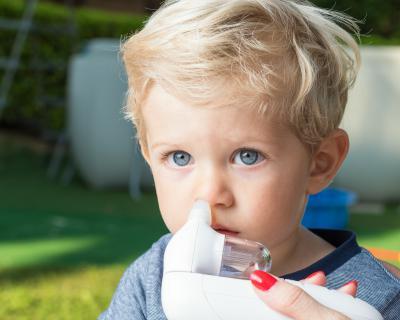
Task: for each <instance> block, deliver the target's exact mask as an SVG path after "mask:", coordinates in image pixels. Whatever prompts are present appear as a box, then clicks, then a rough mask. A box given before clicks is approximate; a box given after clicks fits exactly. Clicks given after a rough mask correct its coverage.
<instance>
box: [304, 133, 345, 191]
mask: <svg viewBox="0 0 400 320" xmlns="http://www.w3.org/2000/svg"><path fill="white" fill-rule="evenodd" d="M348 151H349V136H348V135H347V133H346V131H344V130H342V129H336V130H335V131H334V132H332V133H331V134H330V135H329V136H328V137H326V138H325V139H324V140H322V141H321V143H320V144H319V146H318V148H317V150H315V151H314V153H313V155H312V159H311V167H310V177H309V182H308V188H307V194H315V193H318V192H320V191H321V190H322V189H324V188H326V187H327V186H328V185H329V184H330V183H331V182H332V180H333V178H334V177H335V175H336V173H337V172H338V171H339V169H340V167H341V165H342V163H343V161H344V159H345V158H346V156H347V153H348Z"/></svg>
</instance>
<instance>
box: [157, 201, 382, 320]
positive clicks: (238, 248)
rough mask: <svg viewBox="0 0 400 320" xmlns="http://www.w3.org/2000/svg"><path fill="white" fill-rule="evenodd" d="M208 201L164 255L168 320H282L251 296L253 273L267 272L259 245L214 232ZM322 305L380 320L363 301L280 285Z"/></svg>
mask: <svg viewBox="0 0 400 320" xmlns="http://www.w3.org/2000/svg"><path fill="white" fill-rule="evenodd" d="M210 225H211V210H210V207H209V205H208V203H207V202H205V201H202V200H198V201H196V202H195V204H194V206H193V208H192V210H191V212H190V214H189V219H188V221H187V223H186V224H185V225H184V226H183V227H182V228H181V229H180V230H178V231H177V232H176V233H175V235H174V236H173V237H172V238H171V240H170V242H169V243H168V246H167V248H166V250H165V254H164V274H163V281H162V288H161V300H162V306H163V309H164V312H165V315H166V316H167V318H168V319H169V320H188V319H190V320H242V319H252V320H287V319H290V318H288V317H286V316H284V315H282V314H279V313H277V312H276V311H274V310H272V309H271V308H269V307H268V306H267V305H265V304H264V303H263V302H262V301H261V299H260V298H259V297H258V296H257V295H256V293H255V292H254V289H253V288H252V284H251V282H250V281H249V280H248V276H249V273H250V272H251V271H252V270H255V269H257V270H259V269H261V270H265V271H268V270H269V269H270V267H271V257H270V255H269V251H268V250H267V249H266V248H265V247H264V246H263V245H261V244H259V243H257V242H253V241H248V240H244V239H239V238H236V237H231V236H227V235H224V234H221V233H218V232H216V231H215V230H214V229H212V228H211V226H210ZM285 281H288V282H290V283H292V284H294V285H296V286H299V287H301V288H302V289H303V290H305V291H306V292H307V293H308V294H309V295H311V296H312V297H313V298H314V299H316V300H317V301H319V302H320V303H321V304H323V305H325V306H327V307H329V308H331V309H334V310H337V311H339V312H341V313H343V314H344V315H346V316H347V317H349V318H350V319H353V320H381V319H382V320H383V318H382V316H381V314H380V313H379V312H378V311H377V310H376V309H375V308H373V307H372V306H371V305H369V304H367V303H366V302H364V301H362V300H360V299H358V298H353V297H352V296H350V295H347V294H345V293H342V292H339V291H336V290H329V289H327V288H325V287H322V286H317V285H311V284H304V283H301V282H298V281H292V280H285Z"/></svg>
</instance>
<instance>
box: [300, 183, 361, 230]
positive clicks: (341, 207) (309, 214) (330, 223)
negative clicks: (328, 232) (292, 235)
mask: <svg viewBox="0 0 400 320" xmlns="http://www.w3.org/2000/svg"><path fill="white" fill-rule="evenodd" d="M356 200H357V196H356V194H355V193H354V192H351V191H347V190H343V189H337V188H327V189H324V190H322V191H321V192H320V193H317V194H315V195H311V196H309V199H308V204H307V207H306V211H305V213H304V217H303V221H302V224H303V225H304V226H305V227H307V228H321V229H345V228H346V226H347V223H348V220H349V211H348V208H349V206H351V205H352V204H354V203H355V202H356Z"/></svg>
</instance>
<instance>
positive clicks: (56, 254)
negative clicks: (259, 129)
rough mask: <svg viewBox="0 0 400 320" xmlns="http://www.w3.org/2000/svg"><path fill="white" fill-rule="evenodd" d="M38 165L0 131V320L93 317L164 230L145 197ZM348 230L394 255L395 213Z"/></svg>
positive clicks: (41, 159) (40, 159) (359, 219)
mask: <svg viewBox="0 0 400 320" xmlns="http://www.w3.org/2000/svg"><path fill="white" fill-rule="evenodd" d="M46 163H47V162H46V154H43V153H42V152H34V151H32V150H30V149H29V150H28V149H27V148H26V147H23V146H21V144H19V143H16V142H12V143H11V142H10V141H9V139H5V138H4V137H2V136H1V134H0V177H1V178H0V198H1V201H0V230H1V232H0V319H4V320H5V319H95V318H96V317H97V316H98V315H99V313H100V312H101V311H102V310H104V309H105V308H106V306H107V305H108V303H109V302H110V299H111V296H112V293H113V292H114V290H115V288H116V285H117V284H118V280H119V279H120V277H121V275H122V273H123V271H124V270H125V268H126V267H127V266H128V265H129V264H130V263H131V262H132V261H133V260H134V259H135V258H136V257H137V256H138V255H140V254H141V253H142V252H144V251H145V250H146V249H147V248H148V247H149V246H150V245H151V243H152V242H154V241H155V240H156V239H158V238H159V237H160V235H162V234H164V233H165V232H167V230H166V228H165V227H164V225H163V223H162V220H161V218H160V216H159V213H158V207H157V202H156V197H155V195H154V194H153V193H151V192H149V193H146V194H144V196H143V198H142V199H141V200H140V201H133V200H132V199H130V198H129V196H128V194H127V192H126V191H125V190H114V191H110V190H108V191H95V190H91V189H89V188H87V187H85V186H84V185H83V184H82V183H81V182H79V181H73V182H72V183H71V184H70V185H68V186H63V185H62V184H60V183H58V182H56V181H51V180H49V179H48V178H46V175H45V170H46ZM350 227H351V228H353V229H354V230H356V232H357V234H358V237H359V241H360V242H361V244H363V245H366V246H374V247H381V248H387V249H393V250H400V232H399V230H400V219H399V214H398V213H396V210H395V208H394V209H393V210H387V212H385V213H383V214H382V215H369V214H362V213H360V214H357V215H352V216H351V219H350ZM398 265H399V266H400V264H398Z"/></svg>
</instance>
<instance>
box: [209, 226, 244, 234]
mask: <svg viewBox="0 0 400 320" xmlns="http://www.w3.org/2000/svg"><path fill="white" fill-rule="evenodd" d="M211 227H212V228H213V229H214V230H215V231H217V232H218V233H222V234H225V235H228V236H235V235H237V234H238V233H239V232H237V231H234V230H230V229H228V228H226V227H224V226H221V225H213V226H211Z"/></svg>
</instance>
